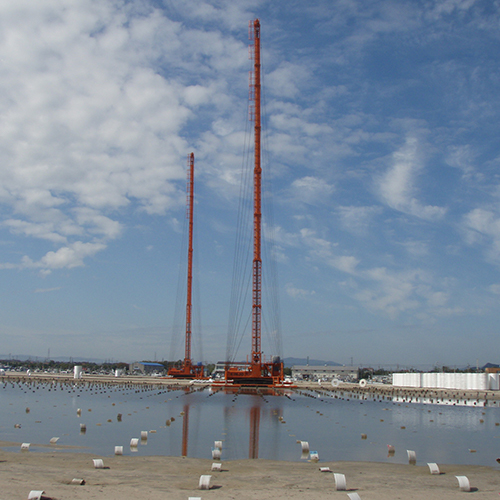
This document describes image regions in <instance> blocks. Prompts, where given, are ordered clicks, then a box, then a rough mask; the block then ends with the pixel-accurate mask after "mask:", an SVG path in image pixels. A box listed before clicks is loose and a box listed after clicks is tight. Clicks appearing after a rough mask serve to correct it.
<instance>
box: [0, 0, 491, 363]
mask: <svg viewBox="0 0 500 500" xmlns="http://www.w3.org/2000/svg"><path fill="white" fill-rule="evenodd" d="M256 17H258V18H259V19H260V21H261V26H262V58H263V61H262V62H263V73H264V88H265V91H264V92H265V107H264V114H265V117H266V119H265V131H266V132H265V154H264V156H265V158H266V159H267V161H266V164H265V169H266V175H267V176H268V178H269V179H272V193H273V207H274V218H273V219H272V220H268V221H267V228H268V229H269V231H268V233H269V234H273V235H274V242H275V245H276V254H277V257H278V266H277V271H278V273H277V274H278V285H279V299H280V304H281V326H282V337H283V354H284V355H285V356H296V357H305V356H310V357H311V358H319V359H323V360H333V361H337V362H339V363H345V364H350V363H351V360H353V362H354V364H365V365H372V366H378V365H385V366H388V365H396V364H399V365H400V366H401V365H403V366H405V365H411V366H416V365H422V366H423V365H426V366H434V365H436V364H437V365H443V364H445V365H450V366H455V365H464V364H468V363H470V364H471V365H476V363H479V364H480V365H481V364H484V363H486V362H488V361H490V362H498V361H499V359H498V331H499V328H500V326H499V325H500V273H499V271H500V178H499V172H500V170H499V166H500V146H499V139H498V137H499V135H500V134H499V131H500V125H499V123H500V120H499V118H500V106H499V104H500V69H499V68H500V29H499V26H500V24H499V21H500V3H499V2H498V1H496V0H488V1H483V0H412V1H408V2H400V1H397V0H394V1H391V0H384V1H382V0H373V1H372V0H359V1H358V0H312V1H307V2H305V1H299V0H296V1H294V0H286V1H285V0H278V1H276V0H273V1H271V0H262V1H258V0H239V1H238V2H234V1H233V0H210V1H203V0H189V1H182V0H134V1H126V0H44V1H43V2H42V1H40V2H33V1H32V0H4V1H3V2H1V4H0V111H1V120H0V297H1V299H0V340H1V344H0V346H1V347H0V353H1V354H4V355H9V354H10V355H12V356H14V355H16V354H29V355H32V356H40V357H46V356H47V355H48V353H49V349H50V356H51V357H56V356H73V357H76V356H83V357H89V358H101V359H115V360H116V359H122V360H134V359H170V358H169V356H170V355H171V351H170V347H171V338H172V330H173V329H174V326H173V325H174V323H175V315H176V312H175V311H176V303H178V302H179V300H178V296H179V294H178V291H177V290H178V280H179V275H180V272H179V270H180V268H182V253H183V251H182V238H183V227H184V225H185V212H186V206H185V202H186V192H185V189H186V157H187V155H188V154H189V153H190V152H191V151H193V152H194V154H195V183H196V184H195V191H196V208H195V213H196V249H195V253H196V252H198V255H197V257H196V262H197V266H196V268H197V283H199V285H198V289H199V293H198V294H197V297H198V296H199V297H198V298H197V307H198V310H199V321H200V325H201V335H202V339H203V350H202V351H201V350H200V351H199V354H198V356H199V357H200V358H201V359H203V360H204V361H215V360H217V359H223V358H224V356H225V352H226V338H227V332H228V320H229V317H230V313H231V312H230V310H229V304H230V297H231V282H232V271H233V261H234V255H235V250H234V247H235V235H236V225H237V211H238V205H239V200H240V178H241V169H242V153H243V150H244V144H245V140H247V139H246V138H245V130H246V129H248V127H249V123H248V118H247V106H248V71H249V70H250V69H251V62H250V61H249V59H248V43H249V40H248V21H249V20H251V19H254V18H256ZM177 307H178V306H177ZM182 307H184V306H182ZM181 347H182V346H181ZM492 348H493V351H492ZM241 349H242V351H241V355H240V357H242V358H243V357H244V356H246V354H247V353H248V352H249V351H250V340H249V339H248V341H247V340H244V341H243V342H242V345H241ZM264 352H267V353H268V354H269V351H266V348H265V347H264ZM182 356H183V352H182V351H181V352H179V355H178V357H182Z"/></svg>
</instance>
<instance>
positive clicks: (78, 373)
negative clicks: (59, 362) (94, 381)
mask: <svg viewBox="0 0 500 500" xmlns="http://www.w3.org/2000/svg"><path fill="white" fill-rule="evenodd" d="M82 376H83V367H82V366H81V365H75V367H74V368H73V378H82Z"/></svg>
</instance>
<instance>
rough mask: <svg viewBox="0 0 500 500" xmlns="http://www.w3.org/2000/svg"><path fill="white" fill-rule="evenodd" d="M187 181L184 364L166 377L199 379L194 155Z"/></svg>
mask: <svg viewBox="0 0 500 500" xmlns="http://www.w3.org/2000/svg"><path fill="white" fill-rule="evenodd" d="M187 175H188V180H187V203H186V205H187V208H186V217H187V218H188V220H189V243H188V273H187V300H186V342H185V349H184V362H183V363H182V366H181V367H172V368H170V370H169V371H168V375H169V376H171V377H175V378H187V379H194V378H196V379H201V378H203V375H204V374H203V365H193V363H192V361H191V333H192V332H191V313H192V285H193V226H194V222H193V213H194V153H191V154H190V155H188V174H187Z"/></svg>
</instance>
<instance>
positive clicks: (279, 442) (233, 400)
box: [0, 381, 500, 467]
mask: <svg viewBox="0 0 500 500" xmlns="http://www.w3.org/2000/svg"><path fill="white" fill-rule="evenodd" d="M80 424H84V425H85V426H86V431H85V432H82V431H81V430H80V428H81V425H80ZM499 424H500V408H468V407H457V406H437V405H423V404H405V403H393V402H390V401H384V402H377V401H360V400H356V399H349V398H344V399H339V398H335V397H334V395H333V394H329V393H327V392H324V393H321V394H318V393H317V392H316V391H303V390H302V391H291V390H289V391H286V392H275V393H271V392H268V391H265V390H261V391H259V392H250V391H248V393H246V392H245V393H233V392H226V391H224V390H220V389H217V390H211V389H200V388H196V387H192V388H185V389H179V388H172V387H166V386H161V385H145V386H133V385H131V384H92V383H81V382H79V383H71V382H68V383H62V384H61V383H38V382H35V381H30V382H28V383H24V382H14V383H12V382H4V383H2V384H1V385H0V440H3V441H13V442H28V443H31V448H30V449H31V451H47V448H46V447H44V448H39V447H36V446H35V444H43V445H48V444H49V442H50V439H51V438H53V437H58V438H59V440H58V442H57V444H58V445H65V446H77V447H81V448H79V449H81V450H82V451H87V452H91V453H95V454H96V455H101V456H110V455H113V454H114V449H115V446H123V453H124V454H125V455H133V454H139V455H168V456H182V455H185V456H189V457H197V458H211V457H212V448H213V447H214V441H222V456H221V458H222V460H235V459H242V458H267V459H273V460H291V461H300V460H304V458H301V444H300V443H298V441H307V442H308V443H309V448H310V451H316V452H318V455H319V459H320V462H325V461H338V460H349V461H359V460H364V461H377V462H396V463H407V462H408V456H407V450H413V451H415V452H416V456H417V463H418V464H425V463H427V462H437V463H441V464H444V463H456V464H474V465H489V466H492V467H498V464H497V462H496V458H497V457H499V456H500V446H499V445H500V425H499ZM142 431H147V439H146V440H141V432H142ZM132 438H138V439H139V445H138V446H137V448H136V449H131V448H130V440H131V439H132ZM388 445H392V446H393V447H394V450H395V452H394V455H393V456H389V454H388ZM7 449H15V450H16V451H17V450H19V447H17V446H16V447H15V448H14V447H8V448H7ZM60 452H61V453H62V452H64V450H60Z"/></svg>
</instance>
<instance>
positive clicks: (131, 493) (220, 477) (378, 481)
mask: <svg viewBox="0 0 500 500" xmlns="http://www.w3.org/2000/svg"><path fill="white" fill-rule="evenodd" d="M13 445H16V446H17V445H19V446H20V443H6V442H0V500H10V499H27V498H28V495H29V493H30V491H31V490H44V492H45V493H44V496H43V497H44V498H54V499H61V500H62V499H77V500H78V499H82V500H83V499H86V500H87V499H93V498H96V499H108V500H118V499H120V500H123V499H132V498H140V499H145V500H156V499H158V500H160V499H161V500H165V499H168V500H187V499H188V498H189V497H201V498H202V499H203V500H206V499H210V498H211V499H214V500H215V499H217V500H226V499H235V500H236V499H238V500H246V499H259V500H271V499H272V500H294V499H304V498H306V499H309V498H310V499H315V500H322V499H325V500H326V499H329V500H332V499H336V498H339V499H341V498H344V499H348V498H349V497H348V495H347V494H348V493H357V494H358V495H359V496H360V498H361V499H362V500H382V499H383V500H387V499H405V500H408V499H419V500H420V499H422V500H424V499H426V500H428V499H440V500H447V499H452V498H453V499H454V498H460V497H462V498H463V497H464V495H472V498H475V499H478V500H479V499H492V498H499V493H500V472H499V471H497V470H494V469H492V468H489V467H477V466H463V465H439V467H440V470H441V474H440V475H431V474H430V472H429V468H428V467H427V466H419V465H416V466H415V465H404V464H403V465H401V464H385V463H383V464H382V463H372V462H369V463H368V462H319V463H311V462H306V461H302V462H280V461H272V460H262V459H257V460H251V459H248V460H236V461H230V462H222V470H221V471H218V472H212V471H211V466H212V463H213V461H212V460H205V459H195V458H183V457H158V456H153V457H139V456H138V457H134V456H112V457H98V456H96V455H90V454H87V453H79V452H78V453H75V452H73V451H68V450H67V449H62V447H53V448H52V449H51V448H49V447H46V446H45V447H37V446H36V445H32V446H31V449H30V451H26V452H21V451H19V452H12V451H4V450H3V449H2V446H13ZM39 451H41V452H39ZM94 458H102V460H103V462H104V467H105V468H104V469H95V468H94V464H93V459H94ZM320 467H329V468H330V469H331V472H321V471H320ZM334 472H335V473H341V474H344V475H345V478H346V485H347V491H336V490H335V479H334V474H333V473H334ZM204 474H209V475H211V476H212V478H211V482H210V484H211V488H210V490H200V489H199V488H198V484H199V479H200V476H201V475H204ZM457 475H465V476H467V477H468V478H469V481H470V485H471V488H472V492H471V493H465V492H462V491H460V490H459V487H458V480H457V479H456V478H455V476H457ZM73 478H77V479H83V480H84V481H85V484H83V485H75V484H71V480H72V479H73Z"/></svg>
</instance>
